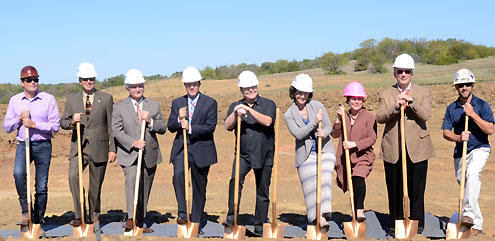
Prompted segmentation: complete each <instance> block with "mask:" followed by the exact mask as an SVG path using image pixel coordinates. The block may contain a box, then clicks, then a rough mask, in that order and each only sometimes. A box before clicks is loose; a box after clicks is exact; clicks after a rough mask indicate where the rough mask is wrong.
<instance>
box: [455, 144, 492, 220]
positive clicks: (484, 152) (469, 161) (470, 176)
mask: <svg viewBox="0 0 495 241" xmlns="http://www.w3.org/2000/svg"><path fill="white" fill-rule="evenodd" d="M489 155H490V148H487V147H482V148H478V149H474V150H472V151H471V152H470V153H469V154H468V155H467V156H466V186H465V189H464V202H463V210H462V216H468V217H470V218H472V219H473V221H474V226H473V228H475V229H478V230H482V227H483V215H481V210H480V206H479V204H478V198H479V196H480V189H481V181H480V176H481V171H482V170H483V167H484V166H485V163H486V161H487V160H488V156H489ZM454 166H455V173H456V177H457V183H460V182H461V171H462V158H456V159H454Z"/></svg>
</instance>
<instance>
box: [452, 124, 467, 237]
mask: <svg viewBox="0 0 495 241" xmlns="http://www.w3.org/2000/svg"><path fill="white" fill-rule="evenodd" d="M468 122H469V116H467V115H466V121H465V124H464V130H465V131H468ZM466 154H467V141H464V142H463V143H462V169H461V190H460V192H459V212H458V213H457V216H458V217H459V219H458V221H457V223H448V224H447V233H446V238H447V239H467V238H470V237H471V236H472V232H471V228H470V227H466V226H463V225H462V223H461V220H462V203H463V201H464V185H466Z"/></svg>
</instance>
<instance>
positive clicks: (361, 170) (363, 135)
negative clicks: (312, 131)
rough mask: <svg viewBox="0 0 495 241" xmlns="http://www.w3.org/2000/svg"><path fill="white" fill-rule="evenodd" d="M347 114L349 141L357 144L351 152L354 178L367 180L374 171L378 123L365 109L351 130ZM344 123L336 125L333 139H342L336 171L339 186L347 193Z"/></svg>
mask: <svg viewBox="0 0 495 241" xmlns="http://www.w3.org/2000/svg"><path fill="white" fill-rule="evenodd" d="M347 113H348V112H346V115H345V123H346V128H347V140H348V141H353V142H356V148H352V149H350V150H349V157H350V161H351V167H352V172H351V173H352V176H355V177H356V176H357V177H363V178H366V177H368V175H369V174H370V172H371V169H373V165H374V161H375V157H376V156H375V152H374V151H373V145H374V144H375V142H376V121H375V116H374V115H373V114H372V113H370V112H369V111H367V110H366V109H365V108H364V107H363V108H361V110H359V115H358V117H357V118H356V121H355V122H354V125H353V126H352V128H351V119H350V117H349V115H348V114H347ZM342 133H343V127H342V122H339V123H334V125H333V129H332V137H334V138H340V140H339V145H338V148H337V162H336V163H335V170H336V171H337V185H338V186H339V187H340V188H341V189H342V190H343V191H344V192H346V191H347V176H346V171H347V170H346V160H345V152H344V148H343V146H342V142H343V139H344V137H343V135H342Z"/></svg>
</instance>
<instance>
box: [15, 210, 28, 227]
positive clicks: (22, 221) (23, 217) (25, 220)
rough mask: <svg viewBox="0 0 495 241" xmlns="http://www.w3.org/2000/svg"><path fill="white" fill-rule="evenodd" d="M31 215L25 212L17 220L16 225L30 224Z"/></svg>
mask: <svg viewBox="0 0 495 241" xmlns="http://www.w3.org/2000/svg"><path fill="white" fill-rule="evenodd" d="M28 223H29V216H28V214H27V213H23V214H22V215H21V216H20V217H19V218H18V219H17V221H16V223H15V224H16V225H28Z"/></svg>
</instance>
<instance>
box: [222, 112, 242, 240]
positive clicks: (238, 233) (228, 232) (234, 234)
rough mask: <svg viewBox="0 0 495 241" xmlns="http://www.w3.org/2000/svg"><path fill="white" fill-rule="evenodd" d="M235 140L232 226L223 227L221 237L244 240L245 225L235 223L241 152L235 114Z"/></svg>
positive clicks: (239, 131) (239, 125)
mask: <svg viewBox="0 0 495 241" xmlns="http://www.w3.org/2000/svg"><path fill="white" fill-rule="evenodd" d="M236 139H237V142H236V150H235V185H234V227H232V228H228V227H225V229H224V232H223V238H228V239H237V240H244V239H245V238H246V227H244V226H239V225H237V212H238V208H239V168H240V164H239V163H240V160H239V159H240V152H241V116H240V115H238V116H237V137H236Z"/></svg>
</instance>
